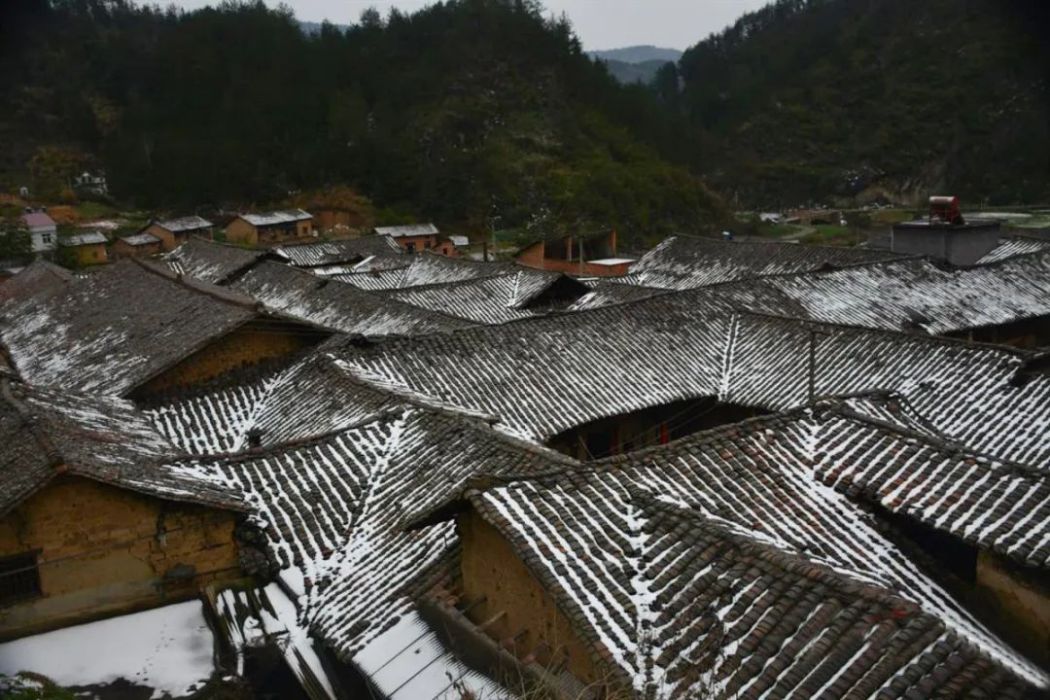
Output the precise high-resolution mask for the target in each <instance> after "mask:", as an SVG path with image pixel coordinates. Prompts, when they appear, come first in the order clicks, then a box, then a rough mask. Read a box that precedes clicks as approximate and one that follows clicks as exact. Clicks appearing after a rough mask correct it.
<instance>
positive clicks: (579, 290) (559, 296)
mask: <svg viewBox="0 0 1050 700" xmlns="http://www.w3.org/2000/svg"><path fill="white" fill-rule="evenodd" d="M590 291H591V290H590V289H589V288H588V287H587V285H585V284H583V283H582V282H578V281H576V280H574V279H573V278H571V277H562V278H560V279H558V281H556V282H555V283H554V284H552V285H551V286H549V287H547V289H545V290H544V291H543V293H542V294H538V295H537V296H536V297H535V298H533V299H532V300H530V301H529V303H528V304H526V305H525V308H527V309H529V310H531V311H535V312H536V313H545V312H548V311H559V310H562V309H565V308H567V307H569V306H572V304H573V303H574V302H576V301H577V300H579V299H580V297H582V296H584V295H586V294H589V293H590Z"/></svg>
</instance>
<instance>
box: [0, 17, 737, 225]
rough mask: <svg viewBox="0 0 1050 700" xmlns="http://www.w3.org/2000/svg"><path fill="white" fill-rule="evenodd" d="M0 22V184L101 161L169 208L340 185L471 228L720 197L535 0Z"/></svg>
mask: <svg viewBox="0 0 1050 700" xmlns="http://www.w3.org/2000/svg"><path fill="white" fill-rule="evenodd" d="M4 11H5V13H6V16H5V21H4V22H3V23H0V32H3V34H2V35H0V52H2V53H0V69H2V70H3V75H5V76H6V79H5V80H4V81H3V84H2V86H0V101H2V103H3V104H4V105H5V106H6V108H5V109H4V110H3V111H2V112H0V141H2V142H3V143H4V144H5V148H4V149H3V153H2V154H0V185H2V186H3V188H4V189H6V190H9V189H11V188H13V187H15V186H17V185H20V184H23V183H27V182H28V183H29V184H31V186H32V187H33V189H34V191H35V192H36V193H37V194H41V195H45V196H60V195H61V194H62V190H63V189H64V187H65V183H66V182H67V181H68V177H69V175H70V174H71V173H73V172H77V171H79V169H83V168H88V167H102V168H104V169H105V171H106V173H107V174H108V176H109V181H110V189H111V191H112V192H113V193H114V195H115V196H116V197H117V198H119V199H121V200H122V201H126V202H129V203H134V204H136V205H142V206H149V207H166V208H171V209H179V208H195V207H198V206H205V205H223V204H228V205H245V204H250V203H253V202H254V203H260V204H262V203H267V202H275V201H280V200H282V199H284V198H285V197H287V196H288V194H289V192H292V191H295V190H297V189H304V188H313V187H320V186H324V185H331V184H350V185H353V186H356V187H357V188H359V189H360V190H361V191H363V192H364V193H365V194H367V195H368V196H370V197H371V198H372V199H373V200H374V201H375V202H376V203H377V205H378V206H380V207H388V208H389V207H393V208H396V209H397V210H398V211H402V212H406V213H409V214H413V215H416V216H419V217H427V218H434V219H437V220H438V221H442V222H454V223H457V224H461V225H466V226H468V227H474V228H476V229H478V230H486V229H488V228H489V227H497V228H500V229H527V230H526V231H525V232H524V234H523V235H531V234H533V233H553V232H555V231H557V230H560V229H570V228H571V229H581V228H583V229H586V228H588V227H602V228H604V227H609V226H616V227H619V228H620V230H621V231H623V232H624V233H626V234H631V233H635V232H644V233H646V234H651V235H655V234H659V233H660V232H666V231H670V230H672V229H684V230H697V229H700V228H701V227H703V226H704V225H705V224H707V223H710V222H711V221H712V220H713V219H716V218H718V217H721V216H722V215H723V211H722V208H721V204H720V202H719V200H718V198H717V197H715V196H713V195H712V194H711V193H710V192H709V191H708V190H707V189H706V188H705V187H704V185H703V184H702V183H701V181H700V180H699V179H698V178H697V177H696V176H694V175H693V174H690V172H689V171H687V170H686V169H685V168H684V167H680V166H675V165H671V164H669V163H668V161H667V160H666V159H665V158H662V157H661V156H660V155H659V154H660V153H663V154H668V153H672V154H676V155H682V156H683V158H682V159H683V161H684V154H686V153H688V152H689V149H682V150H681V152H680V153H679V149H680V148H682V145H683V144H684V143H688V142H689V141H690V138H691V137H688V136H681V135H682V134H683V133H686V132H685V131H684V130H682V129H681V128H680V125H679V124H676V121H675V120H676V119H678V118H679V117H678V116H676V115H673V114H671V113H670V112H669V111H667V110H664V109H663V108H662V107H661V105H660V104H659V102H658V100H657V99H656V98H655V96H654V95H653V94H652V93H650V92H649V91H647V90H645V89H643V88H641V87H634V88H627V87H622V86H620V85H618V84H617V83H616V82H615V81H614V80H613V79H612V78H611V77H610V76H609V75H608V73H607V72H606V71H605V69H604V68H603V67H602V66H600V65H599V64H596V63H595V62H593V61H591V60H590V59H589V58H588V57H587V56H586V55H585V54H584V53H583V52H582V51H581V48H580V45H579V43H578V41H577V39H576V38H575V37H574V36H573V34H572V31H571V28H570V27H569V26H568V25H567V24H565V23H562V22H558V21H553V20H548V19H545V18H544V15H543V11H542V8H541V7H540V5H539V4H538V3H536V2H533V1H532V0H452V1H450V2H445V3H439V4H435V5H434V6H432V7H430V8H428V9H426V10H424V11H421V12H419V13H417V14H413V15H411V16H406V15H400V14H396V13H395V14H393V15H391V16H390V17H387V18H383V17H380V16H379V15H378V14H376V13H374V12H368V13H366V14H365V15H363V16H362V19H361V21H360V22H359V23H358V24H357V25H355V26H353V27H351V28H350V29H349V30H348V31H346V32H343V31H340V30H338V29H336V28H334V27H331V26H323V27H322V28H321V30H320V31H319V32H317V33H304V32H303V31H300V27H299V26H298V24H297V23H296V21H295V19H294V18H293V17H292V16H291V15H290V14H288V13H286V12H280V11H271V10H267V9H266V8H265V7H264V6H263V5H262V4H235V3H225V4H223V5H222V6H221V8H220V9H208V10H202V11H198V12H193V13H176V12H174V11H169V12H161V11H158V10H155V9H149V8H136V7H134V6H132V5H129V4H127V3H126V2H124V1H123V0H52V1H51V2H45V1H44V0H25V1H24V2H19V3H15V4H14V6H8V7H6V8H5V10H4Z"/></svg>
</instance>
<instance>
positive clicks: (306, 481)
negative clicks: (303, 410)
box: [177, 405, 575, 659]
mask: <svg viewBox="0 0 1050 700" xmlns="http://www.w3.org/2000/svg"><path fill="white" fill-rule="evenodd" d="M572 464H575V462H573V461H572V460H570V459H568V458H566V457H564V456H562V455H558V454H556V453H553V452H550V451H548V450H545V449H543V448H540V447H537V446H534V445H529V444H527V443H523V442H520V441H517V440H514V439H513V438H509V437H507V436H504V435H502V434H500V433H498V432H496V431H494V430H492V429H490V428H489V427H488V426H487V425H485V424H484V422H482V421H479V420H477V419H473V418H469V417H464V416H462V415H458V414H455V413H450V412H448V411H443V410H440V409H431V408H426V407H423V406H419V405H410V406H403V407H401V408H400V409H399V410H397V411H394V412H387V413H386V414H384V415H383V416H382V417H380V418H378V419H376V420H372V421H370V422H367V423H365V424H362V425H358V426H353V427H350V428H348V429H346V430H343V431H340V432H336V433H332V434H329V435H326V436H323V437H321V438H318V439H316V440H312V441H307V442H302V443H298V444H293V445H288V446H284V447H277V448H273V449H271V450H268V451H265V452H263V453H261V454H245V455H242V456H239V457H231V456H221V457H214V458H209V459H204V458H202V459H197V460H188V461H186V462H184V463H182V464H180V465H178V467H177V468H178V469H181V470H183V471H185V472H186V473H187V474H189V475H192V476H194V477H196V478H218V479H222V480H223V482H224V483H225V485H226V488H227V489H228V490H230V491H231V492H232V493H238V494H243V495H244V496H245V498H246V500H247V501H248V502H249V503H251V504H252V506H253V508H254V510H255V513H256V517H257V518H258V520H259V522H260V524H261V525H262V526H264V528H265V531H266V533H267V535H268V537H269V540H270V543H271V546H272V549H273V551H274V553H275V556H276V559H277V562H278V564H279V565H280V566H281V567H284V568H286V569H287V570H288V571H291V572H294V571H298V572H301V573H300V574H299V575H300V576H301V577H302V587H301V588H302V590H301V596H300V597H299V599H298V600H297V604H298V606H299V608H300V610H301V612H302V616H303V618H304V620H305V621H306V623H307V625H308V626H309V627H310V628H311V629H312V630H313V632H314V633H315V634H316V635H318V636H319V637H320V638H321V639H323V640H324V641H325V643H326V644H328V645H329V646H330V647H331V648H332V649H334V650H335V652H336V653H337V654H338V655H339V656H340V657H341V658H343V659H349V658H351V657H352V656H353V655H354V654H356V653H357V652H359V651H361V650H362V649H364V648H366V647H367V646H368V645H369V644H370V643H371V642H372V641H373V640H375V639H376V638H377V637H379V636H381V635H382V634H383V633H384V632H385V631H387V630H388V629H389V628H390V627H391V625H393V624H394V623H395V622H397V620H398V618H399V617H400V616H402V615H404V614H406V613H408V612H409V611H411V610H412V609H413V607H414V603H413V597H414V595H415V594H417V593H418V592H420V591H421V590H423V588H425V587H426V586H427V584H428V582H429V579H428V578H427V576H428V572H430V571H432V570H434V569H435V567H438V568H444V567H445V566H446V564H447V563H448V561H449V559H450V557H453V556H454V554H455V551H456V541H455V537H454V536H453V532H452V528H451V526H445V527H436V528H428V529H427V530H425V531H413V532H408V531H406V529H405V525H406V520H407V518H408V517H409V516H410V515H411V514H412V513H413V512H415V511H416V510H417V509H427V508H430V507H433V506H436V505H437V504H439V503H441V502H443V501H445V500H448V499H449V498H451V497H453V496H454V495H455V494H457V493H459V492H461V491H462V490H463V489H464V488H465V485H466V483H467V482H468V481H469V480H470V479H472V478H474V477H477V476H483V475H494V474H525V473H536V472H537V471H547V470H550V469H551V468H552V465H554V466H556V467H558V468H566V467H567V466H569V465H572Z"/></svg>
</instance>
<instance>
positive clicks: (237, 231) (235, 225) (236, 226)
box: [226, 218, 259, 245]
mask: <svg viewBox="0 0 1050 700" xmlns="http://www.w3.org/2000/svg"><path fill="white" fill-rule="evenodd" d="M226 240H227V241H229V242H230V243H241V244H243V245H258V243H259V231H258V229H256V228H255V227H254V226H252V225H251V224H249V223H248V222H247V221H245V220H244V219H241V218H237V219H234V220H233V221H231V222H230V223H229V224H227V225H226Z"/></svg>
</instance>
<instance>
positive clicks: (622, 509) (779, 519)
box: [469, 418, 1047, 697]
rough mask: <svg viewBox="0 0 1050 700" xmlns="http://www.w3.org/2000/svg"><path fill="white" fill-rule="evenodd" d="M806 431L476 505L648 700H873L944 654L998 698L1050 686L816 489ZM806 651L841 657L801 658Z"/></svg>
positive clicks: (634, 463)
mask: <svg viewBox="0 0 1050 700" xmlns="http://www.w3.org/2000/svg"><path fill="white" fill-rule="evenodd" d="M778 423H781V425H780V426H779V428H778V425H777V424H778ZM810 429H811V426H810V425H808V424H807V422H806V421H805V420H799V421H797V422H795V423H794V424H791V423H788V424H786V425H785V424H784V423H783V420H782V419H780V418H773V419H759V420H755V421H751V422H749V423H747V424H742V425H740V426H734V427H732V428H726V429H721V430H717V431H712V432H709V433H705V434H700V435H697V436H693V437H692V438H687V439H685V440H681V441H677V442H675V443H671V444H670V445H667V446H663V447H660V448H653V449H651V450H646V451H643V452H640V453H636V454H635V455H633V456H629V457H626V458H616V459H613V460H607V461H605V462H600V463H596V465H595V466H594V469H593V471H581V470H579V469H576V470H572V471H570V472H567V473H565V474H564V475H562V476H547V477H542V478H529V479H523V480H520V481H516V482H513V483H510V484H507V485H502V486H499V485H497V486H495V487H492V488H488V489H486V490H483V491H475V492H471V494H470V496H469V498H470V502H471V503H472V504H473V505H474V507H475V509H476V510H477V511H478V512H479V513H480V514H481V515H482V516H483V517H484V518H485V519H486V520H488V521H489V522H490V523H492V524H493V525H494V526H496V527H497V528H498V529H499V530H500V531H501V533H503V535H504V536H505V537H507V539H508V540H509V541H510V542H511V543H512V545H513V546H514V547H515V549H516V550H517V551H518V552H519V554H520V556H521V558H522V560H523V561H524V562H525V563H526V565H527V566H528V567H529V569H530V570H531V571H532V573H533V574H534V575H535V576H536V577H537V578H538V579H539V580H540V581H541V582H543V583H544V585H545V587H546V588H547V589H548V590H549V591H550V592H551V593H552V595H553V596H554V597H555V600H556V601H557V602H558V604H559V606H560V607H561V609H562V610H563V612H565V613H566V614H568V615H569V616H570V619H572V620H573V621H574V622H575V625H576V627H577V629H581V630H584V633H583V637H584V639H585V640H586V641H588V642H590V643H592V644H593V648H594V651H595V655H596V656H597V657H599V658H601V657H604V658H606V659H608V660H609V661H611V662H612V663H613V664H614V665H615V666H616V667H618V668H619V669H620V670H621V671H622V672H623V674H624V676H625V677H626V678H627V680H628V682H629V683H630V684H631V685H633V686H634V689H635V690H636V691H637V692H639V693H640V694H643V695H644V694H645V693H646V692H647V691H652V692H653V693H654V695H655V696H656V697H690V693H694V692H697V691H699V690H701V689H707V690H708V691H709V692H712V697H736V695H735V693H736V692H739V691H742V690H744V689H750V690H752V691H754V692H755V693H760V692H763V691H770V690H773V689H779V691H781V692H780V693H776V694H778V695H779V694H789V693H790V692H795V693H798V694H799V695H800V696H805V697H813V696H815V695H819V693H818V692H817V691H818V690H819V689H821V688H826V687H828V686H826V685H825V684H827V683H831V682H832V681H834V680H841V682H842V683H843V684H844V685H842V686H838V691H839V693H838V694H837V695H835V696H836V697H839V696H849V697H853V696H854V695H850V694H849V693H847V692H846V691H848V690H849V689H851V688H853V687H854V686H855V685H856V684H858V683H861V685H860V686H859V687H860V688H863V690H858V691H857V694H856V696H857V697H868V696H869V695H870V694H873V693H875V692H876V691H877V690H879V689H881V688H887V689H890V688H897V683H898V681H897V680H896V678H897V677H898V676H899V675H901V674H902V673H905V669H909V668H910V669H911V672H915V673H916V675H915V676H914V677H912V678H910V679H909V680H910V681H911V682H914V683H917V684H919V687H923V688H929V689H931V690H932V689H933V688H936V687H937V683H938V682H944V679H943V678H941V677H940V674H937V673H934V672H933V670H934V668H935V667H937V666H938V665H940V664H942V663H945V662H946V661H947V660H948V659H949V658H953V659H954V661H953V663H958V664H959V665H960V667H965V668H966V671H965V672H963V671H962V669H961V668H960V674H961V675H963V676H965V677H966V678H969V677H970V675H971V674H976V675H977V676H980V678H981V680H982V681H983V680H987V681H988V682H989V683H991V684H992V685H991V686H989V687H991V688H995V691H994V693H993V694H1000V693H1002V694H1017V693H1016V692H1015V691H1020V690H1022V689H1023V687H1024V684H1025V683H1033V684H1038V685H1041V686H1045V685H1046V683H1047V679H1046V676H1045V674H1044V673H1043V672H1042V671H1040V670H1039V669H1038V668H1037V667H1035V666H1034V665H1033V664H1031V663H1029V662H1027V661H1026V660H1024V659H1023V658H1022V657H1020V656H1018V655H1017V654H1016V653H1015V652H1013V651H1012V650H1010V649H1009V648H1008V647H1007V646H1005V645H1004V644H1003V643H1002V642H1001V641H1000V640H999V639H997V638H996V637H995V636H994V635H993V634H991V633H990V632H989V631H988V630H987V629H985V628H984V627H983V626H982V625H981V624H980V623H979V622H977V621H976V620H975V619H974V618H973V617H971V616H970V615H969V614H968V613H967V612H966V611H965V610H963V609H962V608H961V607H960V606H959V605H958V604H957V603H956V602H955V601H954V600H953V599H952V598H951V597H950V595H949V594H948V593H947V592H945V591H944V590H943V589H942V588H940V587H939V586H938V585H937V584H936V583H935V582H933V581H932V580H931V579H930V578H928V577H927V576H926V575H925V574H924V573H923V572H922V571H921V570H920V569H919V568H918V567H916V566H915V565H914V564H912V563H911V562H910V561H909V559H908V558H907V557H906V556H905V555H904V553H903V552H901V551H900V550H898V549H897V548H896V547H895V546H894V545H893V544H892V543H891V542H890V541H889V540H887V539H886V538H885V537H883V536H882V535H881V534H880V533H879V532H878V531H877V530H876V529H875V528H874V527H873V526H872V525H871V524H870V523H869V517H868V516H867V515H866V514H865V513H864V512H863V511H861V510H860V509H859V508H858V507H857V506H855V505H854V504H852V503H850V502H849V501H848V500H847V499H846V498H845V497H844V496H843V495H841V494H839V493H837V492H835V491H833V490H830V489H827V488H826V487H824V486H823V485H822V484H821V483H819V482H818V481H816V480H815V479H813V474H812V467H811V464H810V463H809V461H808V460H807V459H806V456H805V454H803V453H801V452H800V451H799V445H800V444H804V443H805V441H806V439H807V438H808V437H810V436H811V433H810ZM792 431H794V433H795V434H792ZM905 601H907V602H905ZM847 630H849V631H848V632H847ZM819 640H823V643H821V642H820V641H819ZM920 640H923V641H920ZM813 644H820V646H821V648H822V649H824V650H825V652H830V650H832V649H834V650H835V651H834V652H833V653H825V652H822V653H819V654H812V655H808V654H806V653H805V652H806V651H807V650H808V649H809V648H810V647H811V646H812V645H813ZM920 650H921V651H920ZM864 651H867V652H868V653H861V652H864ZM930 654H932V656H928V655H930ZM791 669H795V671H797V672H791ZM909 673H910V672H909ZM840 674H841V675H840ZM986 675H987V676H989V677H990V678H986ZM993 679H994V680H993ZM974 682H976V681H974ZM1000 684H1001V685H1000ZM961 687H963V688H965V687H966V686H965V684H964V686H961ZM743 696H744V697H747V696H748V695H746V694H744V695H743Z"/></svg>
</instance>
